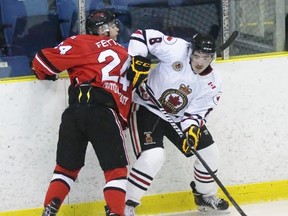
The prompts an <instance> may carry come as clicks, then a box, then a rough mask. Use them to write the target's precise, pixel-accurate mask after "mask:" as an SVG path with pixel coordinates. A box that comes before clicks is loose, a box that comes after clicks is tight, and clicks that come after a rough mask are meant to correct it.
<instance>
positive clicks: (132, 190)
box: [126, 148, 165, 204]
mask: <svg viewBox="0 0 288 216" xmlns="http://www.w3.org/2000/svg"><path fill="white" fill-rule="evenodd" d="M164 161H165V150H164V149H163V148H153V149H149V150H146V151H144V152H142V153H141V155H140V157H139V158H138V159H137V161H136V162H135V163H134V165H133V167H132V169H131V171H130V173H129V176H128V182H127V189H126V200H132V201H134V202H137V203H139V204H140V200H141V199H142V197H143V196H144V194H145V193H146V191H147V190H148V189H149V187H150V185H151V183H152V181H153V179H154V177H155V176H156V174H157V173H158V172H159V170H160V169H161V167H162V165H163V164H164Z"/></svg>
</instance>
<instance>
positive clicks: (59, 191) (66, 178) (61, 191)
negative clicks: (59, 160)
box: [44, 165, 80, 206]
mask: <svg viewBox="0 0 288 216" xmlns="http://www.w3.org/2000/svg"><path fill="white" fill-rule="evenodd" d="M79 171H80V169H79V170H75V171H70V170H67V169H65V168H63V167H61V166H59V165H56V167H55V170H54V173H53V177H52V180H51V182H50V185H49V187H48V190H47V193H46V197H45V201H44V206H46V205H48V204H49V203H51V201H52V199H53V198H58V199H59V200H60V205H61V204H62V202H63V201H64V199H65V197H66V196H67V194H68V193H69V191H70V188H71V186H72V185H73V183H74V182H75V180H76V178H77V176H78V173H79Z"/></svg>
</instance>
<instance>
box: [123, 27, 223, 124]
mask: <svg viewBox="0 0 288 216" xmlns="http://www.w3.org/2000/svg"><path fill="white" fill-rule="evenodd" d="M190 47H191V44H190V43H188V42H187V41H185V40H183V39H181V38H174V37H171V36H166V35H164V34H163V33H162V32H159V31H157V30H152V29H147V30H143V31H142V30H137V31H136V32H135V33H133V34H132V36H131V40H130V43H129V47H128V53H129V54H130V55H131V56H135V55H141V56H144V57H147V55H148V53H151V54H152V55H154V56H155V57H157V58H158V60H159V63H158V64H157V65H156V66H155V67H154V68H153V69H151V71H150V73H149V76H148V80H147V84H148V86H149V87H150V88H151V89H152V90H153V92H154V95H155V97H156V98H157V99H158V100H159V102H160V103H161V104H162V106H163V108H164V109H165V110H166V111H167V112H168V113H169V114H170V115H171V117H172V118H173V119H174V121H175V122H181V127H182V130H185V129H186V128H188V127H189V126H190V125H192V124H194V125H197V126H200V127H201V126H203V124H205V122H206V119H207V117H208V114H209V113H210V112H211V111H212V110H213V108H215V106H216V105H217V103H218V101H219V98H220V95H221V93H222V92H221V80H220V77H219V75H218V73H217V72H216V71H214V70H213V69H212V67H211V66H209V67H208V68H207V71H208V73H207V72H205V75H199V74H196V73H194V72H193V71H192V69H191V65H190V55H191V51H192V50H191V48H190ZM203 73H204V72H203ZM133 101H134V102H135V103H138V104H141V105H142V106H145V107H146V108H147V109H148V110H150V111H151V112H153V113H155V114H156V115H158V116H160V117H161V118H162V119H164V120H166V119H165V117H164V115H163V114H162V113H161V112H160V111H159V110H158V108H157V107H156V106H155V105H154V104H153V103H152V102H151V101H150V100H149V99H148V94H147V93H146V92H145V89H144V88H143V87H142V86H139V87H138V89H136V91H135V94H134V97H133Z"/></svg>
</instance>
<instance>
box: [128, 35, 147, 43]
mask: <svg viewBox="0 0 288 216" xmlns="http://www.w3.org/2000/svg"><path fill="white" fill-rule="evenodd" d="M130 40H137V41H139V42H141V43H144V44H145V45H146V43H145V40H142V39H140V38H137V37H133V36H131V37H130Z"/></svg>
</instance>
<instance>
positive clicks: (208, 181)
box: [194, 143, 219, 196]
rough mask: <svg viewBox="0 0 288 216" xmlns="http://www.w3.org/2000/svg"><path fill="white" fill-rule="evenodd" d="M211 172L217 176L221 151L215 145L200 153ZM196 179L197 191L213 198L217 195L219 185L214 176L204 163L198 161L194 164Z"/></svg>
mask: <svg viewBox="0 0 288 216" xmlns="http://www.w3.org/2000/svg"><path fill="white" fill-rule="evenodd" d="M198 152H199V154H200V155H201V157H202V158H203V159H204V160H205V162H206V163H207V164H208V166H209V167H210V168H211V170H212V171H213V172H214V174H215V175H217V170H218V164H219V149H218V146H217V145H216V144H215V143H214V144H212V145H210V146H208V147H206V148H204V149H201V150H199V151H198ZM194 179H195V184H196V190H197V191H198V192H199V193H201V194H204V195H205V196H212V195H215V194H216V193H217V185H216V184H215V182H214V179H213V178H212V176H211V175H210V174H209V172H207V170H206V169H205V167H204V166H203V165H202V163H201V162H200V161H199V160H198V159H196V160H195V164H194Z"/></svg>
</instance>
